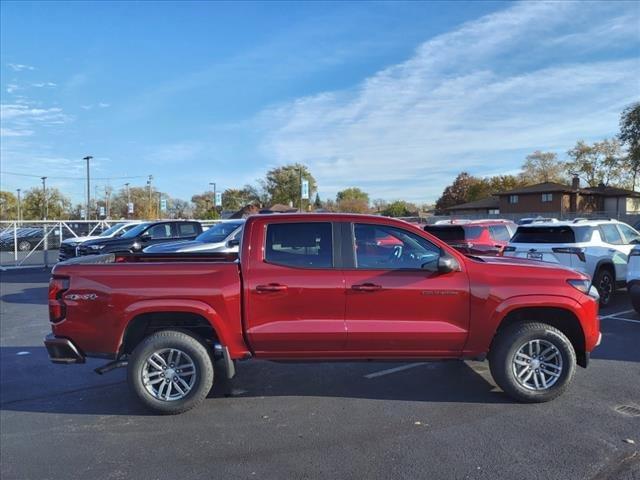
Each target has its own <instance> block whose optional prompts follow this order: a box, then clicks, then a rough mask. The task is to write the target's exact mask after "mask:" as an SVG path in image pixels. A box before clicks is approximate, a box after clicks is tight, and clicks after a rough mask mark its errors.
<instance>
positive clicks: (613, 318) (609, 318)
mask: <svg viewBox="0 0 640 480" xmlns="http://www.w3.org/2000/svg"><path fill="white" fill-rule="evenodd" d="M600 320H620V321H621V322H630V323H640V320H631V319H630V318H620V317H611V316H606V317H600Z"/></svg>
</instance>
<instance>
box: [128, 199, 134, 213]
mask: <svg viewBox="0 0 640 480" xmlns="http://www.w3.org/2000/svg"><path fill="white" fill-rule="evenodd" d="M127 212H129V213H133V202H129V203H128V204H127Z"/></svg>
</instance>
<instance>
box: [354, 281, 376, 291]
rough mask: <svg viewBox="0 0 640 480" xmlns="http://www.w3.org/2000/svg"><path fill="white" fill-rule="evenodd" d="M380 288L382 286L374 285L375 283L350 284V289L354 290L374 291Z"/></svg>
mask: <svg viewBox="0 0 640 480" xmlns="http://www.w3.org/2000/svg"><path fill="white" fill-rule="evenodd" d="M380 289H382V286H381V285H376V284H375V283H361V284H358V285H351V290H356V291H358V292H375V291H377V290H380Z"/></svg>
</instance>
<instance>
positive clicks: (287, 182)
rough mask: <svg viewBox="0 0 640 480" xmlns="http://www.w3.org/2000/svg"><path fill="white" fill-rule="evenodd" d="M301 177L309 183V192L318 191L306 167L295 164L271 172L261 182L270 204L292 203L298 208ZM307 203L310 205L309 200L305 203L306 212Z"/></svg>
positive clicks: (314, 180)
mask: <svg viewBox="0 0 640 480" xmlns="http://www.w3.org/2000/svg"><path fill="white" fill-rule="evenodd" d="M300 176H302V179H304V180H307V181H308V182H309V192H314V191H316V190H317V185H316V179H315V178H313V175H311V173H310V172H309V169H307V167H306V166H304V165H300V164H299V163H295V164H293V165H285V166H283V167H278V168H273V169H271V170H269V171H268V172H267V175H266V177H265V179H264V180H262V181H261V184H262V186H263V188H264V190H265V192H266V193H267V195H268V199H269V202H270V203H271V204H272V205H273V204H275V203H282V204H284V205H289V203H291V204H292V205H295V206H297V205H298V202H299V201H300ZM305 203H306V204H308V200H304V201H303V210H305Z"/></svg>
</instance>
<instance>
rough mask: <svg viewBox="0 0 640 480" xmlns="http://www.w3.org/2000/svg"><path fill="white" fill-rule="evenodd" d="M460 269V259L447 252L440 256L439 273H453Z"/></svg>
mask: <svg viewBox="0 0 640 480" xmlns="http://www.w3.org/2000/svg"><path fill="white" fill-rule="evenodd" d="M458 271H460V264H459V263H458V260H456V259H455V258H454V257H452V256H451V255H449V254H447V253H443V254H442V255H440V258H438V272H439V273H451V272H458Z"/></svg>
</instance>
